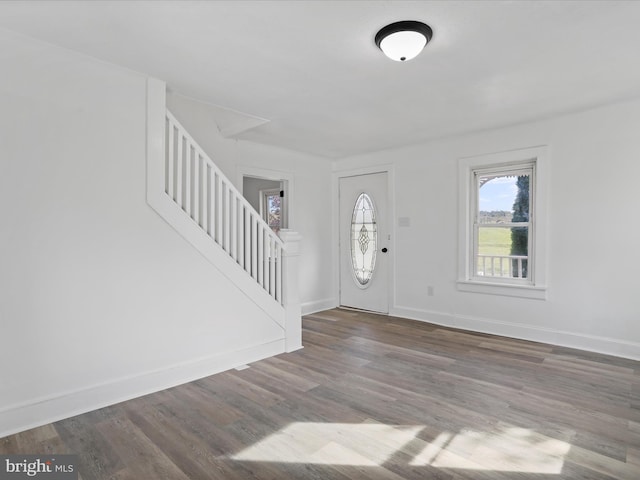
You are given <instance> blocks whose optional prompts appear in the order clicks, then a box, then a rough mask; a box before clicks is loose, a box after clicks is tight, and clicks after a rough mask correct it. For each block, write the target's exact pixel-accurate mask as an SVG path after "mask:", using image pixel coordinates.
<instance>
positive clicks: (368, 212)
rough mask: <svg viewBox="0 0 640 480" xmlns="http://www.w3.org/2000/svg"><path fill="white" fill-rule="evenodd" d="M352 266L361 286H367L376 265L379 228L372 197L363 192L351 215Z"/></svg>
mask: <svg viewBox="0 0 640 480" xmlns="http://www.w3.org/2000/svg"><path fill="white" fill-rule="evenodd" d="M350 243H351V266H352V267H353V274H354V277H355V279H356V281H357V283H358V286H359V287H360V288H366V287H367V286H368V284H369V281H370V280H371V277H372V276H373V270H374V269H375V267H376V250H377V247H378V230H377V228H376V212H375V208H374V206H373V201H372V200H371V197H369V195H367V194H366V193H361V194H360V196H358V199H357V200H356V204H355V206H354V207H353V215H352V217H351V242H350Z"/></svg>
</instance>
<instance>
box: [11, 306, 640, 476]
mask: <svg viewBox="0 0 640 480" xmlns="http://www.w3.org/2000/svg"><path fill="white" fill-rule="evenodd" d="M303 325H304V337H303V338H304V345H305V348H304V349H303V350H300V351H297V352H295V353H291V354H283V355H279V356H277V357H273V358H270V359H267V360H263V361H260V362H257V363H255V364H252V365H251V366H250V368H248V369H245V370H232V371H229V372H225V373H222V374H219V375H214V376H211V377H208V378H205V379H202V380H199V381H196V382H192V383H189V384H186V385H182V386H180V387H176V388H172V389H169V390H165V391H162V392H159V393H155V394H152V395H148V396H145V397H142V398H139V399H135V400H132V401H128V402H124V403H121V404H118V405H115V406H112V407H108V408H104V409H101V410H98V411H94V412H90V413H87V414H84V415H80V416H77V417H73V418H70V419H67V420H63V421H60V422H56V423H54V424H51V425H46V426H44V427H40V428H37V429H33V430H30V431H27V432H23V433H20V434H18V435H13V436H10V437H6V438H3V439H0V453H25V454H26V453H42V454H44V453H57V454H62V453H77V454H79V471H80V474H81V478H83V479H84V480H93V479H117V480H125V479H142V480H147V479H224V480H233V479H264V480H276V479H278V480H282V479H318V480H320V479H322V480H330V479H339V480H347V479H354V478H357V479H360V478H362V479H369V478H371V479H389V480H392V479H442V480H445V479H446V480H454V479H455V480H461V479H474V480H476V479H480V480H482V479H491V480H502V479H509V480H511V479H513V480H515V479H535V480H556V479H580V480H589V479H599V480H606V479H627V480H638V479H640V362H635V361H631V360H625V359H620V358H616V357H610V356H606V355H599V354H594V353H589V352H583V351H578V350H572V349H567V348H560V347H554V346H550V345H544V344H539V343H532V342H525V341H520V340H513V339H508V338H503V337H494V336H491V335H483V334H475V333H470V332H464V331H458V330H452V329H448V328H443V327H438V326H435V325H430V324H425V323H421V322H414V321H409V320H404V319H398V318H393V317H385V316H378V315H369V314H366V313H358V312H352V311H346V310H339V309H336V310H330V311H326V312H321V313H318V314H314V315H309V316H306V317H305V318H304V322H303Z"/></svg>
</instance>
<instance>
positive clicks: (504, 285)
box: [457, 146, 548, 299]
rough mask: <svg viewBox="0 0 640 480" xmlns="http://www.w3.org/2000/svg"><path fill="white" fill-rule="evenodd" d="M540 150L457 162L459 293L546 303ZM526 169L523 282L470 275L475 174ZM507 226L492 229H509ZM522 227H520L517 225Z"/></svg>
mask: <svg viewBox="0 0 640 480" xmlns="http://www.w3.org/2000/svg"><path fill="white" fill-rule="evenodd" d="M547 158H548V149H547V147H546V146H540V147H531V148H525V149H520V150H512V151H508V152H499V153H492V154H488V155H481V156H475V157H467V158H461V159H459V161H458V174H459V182H458V183H459V232H460V233H459V246H458V256H459V259H458V260H459V261H458V265H459V267H458V281H457V287H458V290H460V291H465V292H474V293H488V294H496V295H506V296H515V297H524V298H534V299H546V288H547V286H546V220H547V215H546V181H545V175H546V164H547ZM527 169H530V170H531V177H530V183H529V195H530V198H529V202H530V204H529V222H527V225H526V226H528V227H529V231H528V239H529V240H528V242H529V243H528V247H527V249H528V257H529V258H528V259H527V273H528V278H526V279H522V278H512V277H490V276H482V275H477V274H476V269H477V266H476V264H477V255H478V251H477V250H478V243H477V239H478V232H479V222H478V212H479V208H478V203H479V199H478V195H479V191H480V188H479V186H478V178H479V176H480V175H486V174H492V173H496V174H500V173H508V174H514V173H517V172H518V171H520V172H522V171H524V170H527ZM511 226H513V224H509V226H508V227H496V228H511ZM522 226H525V225H522Z"/></svg>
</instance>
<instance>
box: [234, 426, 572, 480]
mask: <svg viewBox="0 0 640 480" xmlns="http://www.w3.org/2000/svg"><path fill="white" fill-rule="evenodd" d="M424 428H425V427H424V426H420V425H384V424H380V423H375V422H373V421H367V422H364V423H357V424H349V423H314V422H296V423H292V424H290V425H287V426H286V427H284V428H282V429H281V430H279V431H278V432H276V433H274V434H272V435H270V436H268V437H266V438H264V439H263V440H261V441H259V442H257V443H255V444H254V445H252V446H250V447H248V448H246V449H244V450H242V451H241V452H239V453H237V454H236V455H234V456H232V457H231V458H232V459H233V460H239V461H250V462H277V463H303V464H316V465H350V466H363V467H377V466H381V465H384V464H385V462H387V461H389V460H390V459H392V457H393V456H394V455H395V454H397V453H398V452H403V456H404V457H405V458H406V457H407V456H408V457H411V456H413V459H412V460H411V461H410V462H409V464H410V465H411V466H415V467H420V466H431V467H437V468H442V469H464V470H485V471H500V472H526V473H540V474H560V473H562V467H563V465H564V457H565V456H566V454H567V453H568V452H569V449H570V448H571V444H569V443H566V442H563V441H560V440H556V439H553V438H549V437H546V436H544V435H541V434H539V433H537V432H535V431H533V430H531V429H527V428H516V427H511V426H507V425H499V426H497V427H496V428H495V429H493V430H492V431H487V432H478V431H474V430H463V431H460V432H457V433H452V432H442V433H441V434H440V435H438V436H437V437H436V438H435V439H433V440H432V441H428V440H425V439H424V438H420V437H419V434H420V432H422V430H423V429H424Z"/></svg>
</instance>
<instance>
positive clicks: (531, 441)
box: [411, 426, 571, 474]
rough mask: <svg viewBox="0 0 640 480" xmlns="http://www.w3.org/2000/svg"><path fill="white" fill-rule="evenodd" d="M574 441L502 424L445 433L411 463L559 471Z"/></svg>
mask: <svg viewBox="0 0 640 480" xmlns="http://www.w3.org/2000/svg"><path fill="white" fill-rule="evenodd" d="M570 448H571V444H569V443H566V442H563V441H561V440H556V439H553V438H549V437H546V436H544V435H541V434H539V433H536V432H535V431H532V430H530V429H527V428H515V427H506V426H503V427H499V428H497V429H496V430H495V431H491V432H476V431H473V430H469V431H463V432H459V433H457V434H452V433H447V432H445V433H442V434H440V435H439V436H438V438H436V439H435V440H434V441H433V442H431V443H429V444H428V445H427V446H426V447H425V448H424V450H423V451H422V452H421V453H420V454H419V455H417V456H416V457H415V458H414V459H413V460H412V461H411V465H414V466H424V465H431V466H433V467H439V468H456V469H466V470H489V471H495V472H527V473H546V474H560V473H562V467H563V465H564V457H565V456H566V454H567V453H568V452H569V449H570Z"/></svg>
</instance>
